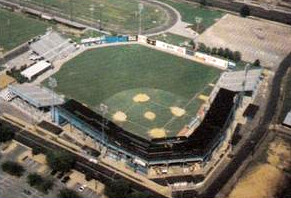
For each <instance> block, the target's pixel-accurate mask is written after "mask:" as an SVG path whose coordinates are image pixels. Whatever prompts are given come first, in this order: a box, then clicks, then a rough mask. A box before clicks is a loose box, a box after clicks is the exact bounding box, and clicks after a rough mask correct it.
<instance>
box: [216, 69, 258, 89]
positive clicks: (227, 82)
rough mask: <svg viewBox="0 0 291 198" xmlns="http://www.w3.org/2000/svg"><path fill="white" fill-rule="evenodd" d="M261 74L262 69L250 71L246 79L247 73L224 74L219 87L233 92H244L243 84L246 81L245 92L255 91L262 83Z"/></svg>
mask: <svg viewBox="0 0 291 198" xmlns="http://www.w3.org/2000/svg"><path fill="white" fill-rule="evenodd" d="M261 74H262V69H253V70H249V71H248V72H247V76H246V77H245V71H234V72H224V73H223V74H222V75H221V77H220V79H219V81H218V83H217V85H218V86H219V87H221V88H224V89H228V90H231V91H243V83H244V80H245V79H246V84H245V89H244V91H254V90H255V89H256V87H257V84H258V83H259V81H260V76H261Z"/></svg>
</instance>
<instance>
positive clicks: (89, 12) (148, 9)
mask: <svg viewBox="0 0 291 198" xmlns="http://www.w3.org/2000/svg"><path fill="white" fill-rule="evenodd" d="M22 3H24V4H27V3H28V4H33V5H37V6H39V7H41V8H42V9H44V10H54V11H56V12H57V13H60V14H63V15H66V16H67V17H71V16H72V18H73V19H74V20H82V21H86V22H89V23H92V22H93V23H94V25H96V24H98V20H100V19H102V24H103V28H105V29H109V30H113V31H115V32H119V33H120V32H137V30H138V26H139V17H138V14H137V12H138V3H139V1H138V0H29V1H25V2H24V1H23V2H22ZM101 4H102V5H103V6H102V7H101V6H100V5H101ZM92 7H94V10H93V9H92ZM143 13H144V14H143V17H142V26H143V29H144V30H147V29H150V28H153V27H157V26H160V25H161V24H164V23H165V21H166V20H167V17H166V13H165V11H164V10H163V9H160V8H159V7H156V6H153V5H151V4H148V3H144V10H143Z"/></svg>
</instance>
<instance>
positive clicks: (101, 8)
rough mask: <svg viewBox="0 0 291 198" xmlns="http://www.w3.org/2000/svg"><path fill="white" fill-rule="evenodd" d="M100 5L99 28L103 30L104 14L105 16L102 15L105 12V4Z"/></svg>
mask: <svg viewBox="0 0 291 198" xmlns="http://www.w3.org/2000/svg"><path fill="white" fill-rule="evenodd" d="M99 7H100V19H99V20H100V22H99V29H100V30H102V16H103V15H102V14H103V13H102V12H103V8H104V4H102V3H101V4H100V5H99Z"/></svg>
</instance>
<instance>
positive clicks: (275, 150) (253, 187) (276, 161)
mask: <svg viewBox="0 0 291 198" xmlns="http://www.w3.org/2000/svg"><path fill="white" fill-rule="evenodd" d="M290 150H291V144H290V140H287V139H283V138H281V137H276V138H275V139H274V140H273V141H272V142H271V143H269V144H268V147H267V150H266V152H263V153H262V155H261V156H259V158H258V159H257V160H256V161H255V162H254V163H253V164H252V165H250V166H249V168H248V169H247V170H246V172H245V174H244V176H243V177H242V178H241V179H240V180H239V182H238V183H237V185H236V186H235V188H234V189H233V191H232V192H231V193H230V195H229V198H242V197H248V198H271V197H274V196H275V195H276V194H277V193H278V192H279V191H280V189H283V187H284V186H285V185H286V184H287V175H288V174H286V172H288V171H290V170H289V169H290V155H291V154H290ZM285 171H286V172H285Z"/></svg>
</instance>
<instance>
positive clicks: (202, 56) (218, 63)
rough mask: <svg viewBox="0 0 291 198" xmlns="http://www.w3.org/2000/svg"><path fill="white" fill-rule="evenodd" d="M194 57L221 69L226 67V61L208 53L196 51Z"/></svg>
mask: <svg viewBox="0 0 291 198" xmlns="http://www.w3.org/2000/svg"><path fill="white" fill-rule="evenodd" d="M195 58H197V59H199V60H200V61H202V62H205V63H208V64H212V65H215V66H218V67H220V68H222V69H227V67H228V61H226V60H223V59H220V58H216V57H213V56H209V55H207V54H203V53H201V52H196V53H195Z"/></svg>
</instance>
